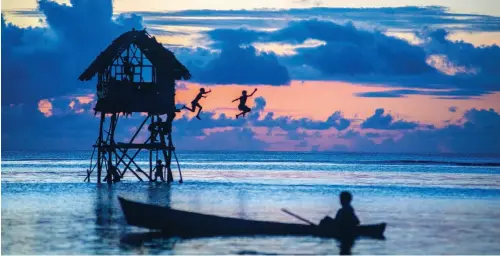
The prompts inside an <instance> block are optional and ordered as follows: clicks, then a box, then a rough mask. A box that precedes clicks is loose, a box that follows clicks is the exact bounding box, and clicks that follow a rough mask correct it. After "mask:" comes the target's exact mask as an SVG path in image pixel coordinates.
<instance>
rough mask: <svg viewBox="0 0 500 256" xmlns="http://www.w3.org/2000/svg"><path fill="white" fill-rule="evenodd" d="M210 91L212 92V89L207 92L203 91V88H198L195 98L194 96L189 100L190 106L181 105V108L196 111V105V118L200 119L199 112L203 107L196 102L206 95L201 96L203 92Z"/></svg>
mask: <svg viewBox="0 0 500 256" xmlns="http://www.w3.org/2000/svg"><path fill="white" fill-rule="evenodd" d="M210 92H212V90H209V91H208V92H205V88H200V92H199V93H198V95H196V98H194V100H193V101H191V108H188V107H186V105H184V107H182V109H187V110H189V111H191V112H195V111H196V107H198V114H196V118H198V120H201V119H200V112H201V110H202V109H203V107H202V106H201V105H200V103H198V102H199V101H200V99H201V98H202V97H203V98H206V97H207V96H203V95H204V94H208V93H210Z"/></svg>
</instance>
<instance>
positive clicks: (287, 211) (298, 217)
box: [281, 208, 316, 226]
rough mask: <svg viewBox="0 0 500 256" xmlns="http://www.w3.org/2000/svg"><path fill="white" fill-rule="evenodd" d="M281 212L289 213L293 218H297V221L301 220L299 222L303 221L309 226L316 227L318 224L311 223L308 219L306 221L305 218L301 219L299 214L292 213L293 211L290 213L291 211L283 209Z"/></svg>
mask: <svg viewBox="0 0 500 256" xmlns="http://www.w3.org/2000/svg"><path fill="white" fill-rule="evenodd" d="M281 210H282V211H283V212H285V213H288V214H290V215H292V216H293V217H295V218H297V219H299V220H301V221H303V222H305V223H307V224H309V225H312V226H316V224H314V223H312V222H311V221H309V220H307V219H304V218H302V217H300V216H299V215H297V214H295V213H293V212H291V211H289V210H287V209H285V208H282V209H281Z"/></svg>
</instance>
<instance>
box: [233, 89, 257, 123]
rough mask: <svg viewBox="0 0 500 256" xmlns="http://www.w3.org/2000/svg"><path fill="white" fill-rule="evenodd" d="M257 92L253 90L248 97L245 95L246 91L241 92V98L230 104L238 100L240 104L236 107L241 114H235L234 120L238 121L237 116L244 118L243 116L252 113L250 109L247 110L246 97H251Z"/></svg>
mask: <svg viewBox="0 0 500 256" xmlns="http://www.w3.org/2000/svg"><path fill="white" fill-rule="evenodd" d="M256 91H257V88H255V89H254V90H253V92H252V94H250V95H247V91H246V90H243V91H242V92H241V97H239V98H237V99H235V100H233V101H232V102H235V101H237V100H240V104H239V105H238V109H239V110H241V113H239V114H237V115H236V119H238V117H239V116H243V117H245V114H246V113H248V112H250V111H252V109H251V108H249V107H248V106H247V105H246V104H247V99H248V97H252V96H253V95H254V93H255V92H256Z"/></svg>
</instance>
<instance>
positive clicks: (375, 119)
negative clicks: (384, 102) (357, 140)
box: [361, 108, 420, 130]
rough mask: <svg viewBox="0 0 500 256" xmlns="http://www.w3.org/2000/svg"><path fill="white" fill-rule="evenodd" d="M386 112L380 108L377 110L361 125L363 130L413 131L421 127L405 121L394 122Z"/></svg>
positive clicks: (415, 123)
mask: <svg viewBox="0 0 500 256" xmlns="http://www.w3.org/2000/svg"><path fill="white" fill-rule="evenodd" d="M384 112H385V110H384V109H383V108H379V109H377V110H375V114H374V115H373V116H370V117H368V118H367V119H366V120H365V121H364V122H363V123H361V128H362V129H377V130H411V129H415V128H417V127H419V126H420V125H419V123H417V122H408V121H404V120H397V121H394V117H393V116H392V115H391V114H386V115H384Z"/></svg>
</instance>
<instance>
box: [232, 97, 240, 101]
mask: <svg viewBox="0 0 500 256" xmlns="http://www.w3.org/2000/svg"><path fill="white" fill-rule="evenodd" d="M239 99H241V97H239V98H237V99H234V100H233V101H232V102H235V101H237V100H239Z"/></svg>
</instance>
